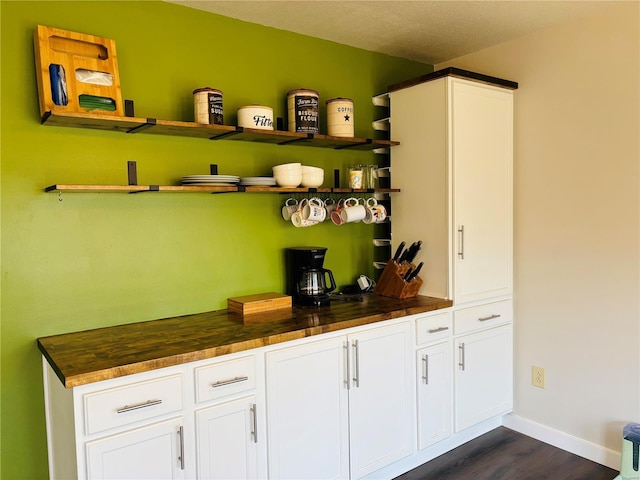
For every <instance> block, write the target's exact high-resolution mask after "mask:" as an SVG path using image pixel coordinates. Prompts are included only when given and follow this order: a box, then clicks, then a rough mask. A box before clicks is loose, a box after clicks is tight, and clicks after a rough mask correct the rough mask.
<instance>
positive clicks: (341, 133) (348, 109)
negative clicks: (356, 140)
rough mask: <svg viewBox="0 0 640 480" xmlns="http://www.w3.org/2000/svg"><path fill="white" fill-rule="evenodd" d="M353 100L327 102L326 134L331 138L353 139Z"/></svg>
mask: <svg viewBox="0 0 640 480" xmlns="http://www.w3.org/2000/svg"><path fill="white" fill-rule="evenodd" d="M353 131H354V130H353V100H351V99H350V98H331V99H329V100H327V134H328V135H330V136H332V137H353V136H354V133H353Z"/></svg>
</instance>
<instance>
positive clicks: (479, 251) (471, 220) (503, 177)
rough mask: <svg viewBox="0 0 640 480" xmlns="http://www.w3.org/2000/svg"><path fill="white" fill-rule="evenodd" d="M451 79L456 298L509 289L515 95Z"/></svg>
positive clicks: (479, 297)
mask: <svg viewBox="0 0 640 480" xmlns="http://www.w3.org/2000/svg"><path fill="white" fill-rule="evenodd" d="M451 82H452V91H451V95H452V106H451V110H452V114H451V123H452V125H451V143H452V150H451V155H452V163H453V222H454V223H453V225H454V229H455V232H454V237H453V238H454V239H455V240H454V300H455V302H456V303H457V304H460V303H465V302H471V301H476V300H483V299H487V298H491V297H496V296H500V295H509V294H511V293H512V257H513V253H512V230H513V220H512V197H513V194H512V163H513V95H512V93H511V91H506V90H504V89H499V88H494V87H490V86H486V85H482V84H477V83H476V84H473V83H472V82H467V81H462V80H451Z"/></svg>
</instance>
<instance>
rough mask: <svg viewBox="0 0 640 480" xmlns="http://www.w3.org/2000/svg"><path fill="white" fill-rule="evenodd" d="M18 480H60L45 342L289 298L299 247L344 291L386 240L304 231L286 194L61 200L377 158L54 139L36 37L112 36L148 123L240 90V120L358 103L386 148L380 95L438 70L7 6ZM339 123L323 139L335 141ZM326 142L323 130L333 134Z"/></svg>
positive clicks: (115, 13) (9, 459) (70, 10)
mask: <svg viewBox="0 0 640 480" xmlns="http://www.w3.org/2000/svg"><path fill="white" fill-rule="evenodd" d="M0 8H1V14H2V25H1V26H2V37H1V38H2V60H1V61H2V63H1V66H2V90H1V93H2V107H1V108H2V117H1V134H2V138H1V140H2V143H1V161H2V170H1V187H2V193H1V202H2V203H1V217H0V219H1V222H2V237H1V248H2V249H1V271H2V276H1V284H0V287H1V293H2V297H1V303H0V307H1V322H2V323H1V327H2V330H1V333H2V340H1V349H2V350H1V354H2V377H1V378H2V404H1V408H2V419H1V420H2V458H3V459H4V462H2V478H5V479H7V480H13V479H21V478H24V479H30V480H32V479H40V478H46V476H47V453H46V435H45V423H44V402H43V389H42V385H41V383H42V376H41V364H40V356H39V352H38V350H37V348H36V342H35V340H36V338H37V337H40V336H46V335H53V334H59V333H64V332H69V331H77V330H85V329H90V328H95V327H102V326H108V325H116V324H122V323H128V322H137V321H142V320H149V319H155V318H162V317H168V316H175V315H182V314H187V313H193V312H201V311H207V310H215V309H220V308H224V307H225V305H226V299H227V297H230V296H236V295H243V294H250V293H257V292H265V291H283V289H284V272H283V259H282V255H283V248H284V247H287V246H298V245H322V246H326V247H328V249H329V250H328V254H327V260H326V265H327V267H328V268H331V269H332V270H333V271H334V274H335V277H336V281H337V282H338V284H339V285H344V284H348V283H353V281H354V278H355V276H356V275H358V274H360V273H368V274H372V273H373V272H372V268H371V262H372V259H373V256H374V253H373V248H372V246H371V239H372V238H373V236H374V230H373V227H372V226H369V225H363V224H358V225H349V226H345V227H335V226H334V225H333V224H330V223H328V224H322V225H319V226H316V227H313V228H307V229H296V228H294V227H292V226H291V225H290V224H287V223H285V222H284V221H283V220H282V218H281V217H280V214H279V209H280V205H281V203H282V202H283V200H284V199H285V198H286V197H283V196H281V195H275V194H267V195H260V194H244V195H206V194H173V195H172V194H157V193H156V194H152V193H148V194H139V195H126V194H68V193H65V194H63V195H62V196H61V197H59V196H58V195H57V194H52V193H44V192H43V189H44V187H46V186H48V185H52V184H55V183H104V184H110V183H126V162H127V160H136V161H137V162H138V175H139V181H140V183H151V184H167V183H168V184H173V183H176V182H177V180H178V179H179V178H180V177H181V176H183V175H189V174H196V173H208V165H209V164H210V163H217V164H218V165H219V168H220V173H224V174H237V175H241V176H242V175H246V176H253V175H267V174H270V168H271V166H272V165H274V164H278V163H284V162H290V161H301V162H303V163H305V164H309V165H316V166H321V167H324V168H325V169H326V170H327V171H328V172H332V171H333V169H334V168H343V167H344V166H345V165H347V164H350V163H353V162H356V163H365V162H366V163H372V162H373V161H374V160H375V159H374V154H372V153H370V152H350V151H333V150H327V149H315V148H305V147H292V146H290V147H278V146H274V145H264V144H253V143H245V142H225V141H220V142H211V141H206V140H199V139H189V138H181V137H164V136H156V135H126V134H122V133H116V132H106V131H105V132H103V131H96V130H83V129H76V128H63V127H51V126H42V125H40V122H39V112H38V100H37V88H36V81H35V68H34V54H33V41H32V36H33V30H34V28H35V26H36V25H38V24H42V25H48V26H53V27H58V28H63V29H68V30H72V31H77V32H84V33H90V34H94V35H99V36H104V37H108V38H113V39H114V40H115V41H116V45H117V53H118V65H119V68H120V80H121V84H122V92H123V97H124V98H128V99H133V100H134V101H135V108H136V112H135V113H136V116H139V117H155V118H161V119H174V120H187V121H190V120H192V118H193V116H192V115H193V114H192V110H193V107H192V94H191V92H192V90H193V89H194V88H197V87H202V86H212V87H215V88H219V89H221V90H223V91H224V106H225V123H227V124H234V123H235V111H236V109H237V108H238V107H239V106H242V105H246V104H250V103H258V104H264V105H269V106H272V107H273V108H274V114H275V116H281V117H285V113H286V92H287V91H288V90H290V89H293V88H300V87H303V88H313V89H316V90H318V91H319V92H320V97H321V103H322V107H323V108H322V109H321V119H324V118H325V111H324V100H326V99H328V98H332V97H338V96H343V97H351V98H353V99H354V103H355V118H356V136H360V137H372V136H374V133H373V131H372V129H371V120H372V119H373V118H374V116H375V115H376V114H375V112H374V107H373V106H372V104H371V96H372V95H375V94H378V93H381V92H384V91H385V90H386V86H387V85H389V84H391V83H394V82H398V81H401V80H404V79H406V78H410V77H413V76H416V75H419V74H423V73H426V72H430V71H432V70H433V68H432V66H430V65H424V64H419V63H416V62H411V61H408V60H404V59H399V58H393V57H389V56H385V55H380V54H376V53H372V52H367V51H364V50H359V49H355V48H350V47H345V46H342V45H339V44H335V43H332V42H327V41H322V40H317V39H314V38H310V37H306V36H302V35H296V34H292V33H288V32H284V31H279V30H275V29H270V28H266V27H261V26H258V25H254V24H249V23H245V22H240V21H237V20H233V19H229V18H225V17H220V16H217V15H211V14H208V13H205V12H200V11H197V10H193V9H189V8H186V7H182V6H177V5H172V4H166V3H160V2H146V1H145V2H114V1H112V2H92V1H86V2H85V1H81V2H32V1H27V2H14V1H10V2H7V1H2V2H0ZM323 127H324V125H323V126H322V127H321V128H323ZM322 131H324V130H322Z"/></svg>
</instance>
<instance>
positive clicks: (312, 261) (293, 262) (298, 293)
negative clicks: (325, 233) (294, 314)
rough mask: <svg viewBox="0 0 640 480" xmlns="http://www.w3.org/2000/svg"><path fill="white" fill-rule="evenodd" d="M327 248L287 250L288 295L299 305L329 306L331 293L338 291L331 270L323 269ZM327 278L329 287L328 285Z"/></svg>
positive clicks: (295, 248)
mask: <svg viewBox="0 0 640 480" xmlns="http://www.w3.org/2000/svg"><path fill="white" fill-rule="evenodd" d="M326 253H327V249H326V248H325V247H291V248H287V249H286V253H285V255H286V259H285V260H286V268H287V294H289V295H291V296H292V297H293V303H295V304H297V305H314V306H318V307H319V306H322V305H328V304H329V292H332V291H333V290H335V289H336V282H335V280H334V279H333V273H332V272H331V270H327V269H326V268H323V266H322V265H323V263H324V256H325V254H326ZM327 276H328V279H329V285H327Z"/></svg>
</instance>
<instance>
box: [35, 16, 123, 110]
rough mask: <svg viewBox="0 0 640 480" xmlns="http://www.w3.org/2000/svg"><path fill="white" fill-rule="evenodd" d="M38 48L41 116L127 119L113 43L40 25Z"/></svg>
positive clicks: (36, 43)
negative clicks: (61, 114)
mask: <svg viewBox="0 0 640 480" xmlns="http://www.w3.org/2000/svg"><path fill="white" fill-rule="evenodd" d="M34 47H35V54H36V73H37V75H36V78H37V81H38V98H39V103H40V115H41V116H42V115H44V114H45V112H51V111H60V112H75V113H94V114H99V115H115V116H124V106H123V103H122V93H121V91H120V75H119V72H118V57H117V55H116V44H115V42H114V41H113V40H111V39H108V38H102V37H97V36H95V35H87V34H84V33H76V32H70V31H67V30H61V29H58V28H53V27H46V26H42V25H38V26H37V27H36V30H35V32H34Z"/></svg>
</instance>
